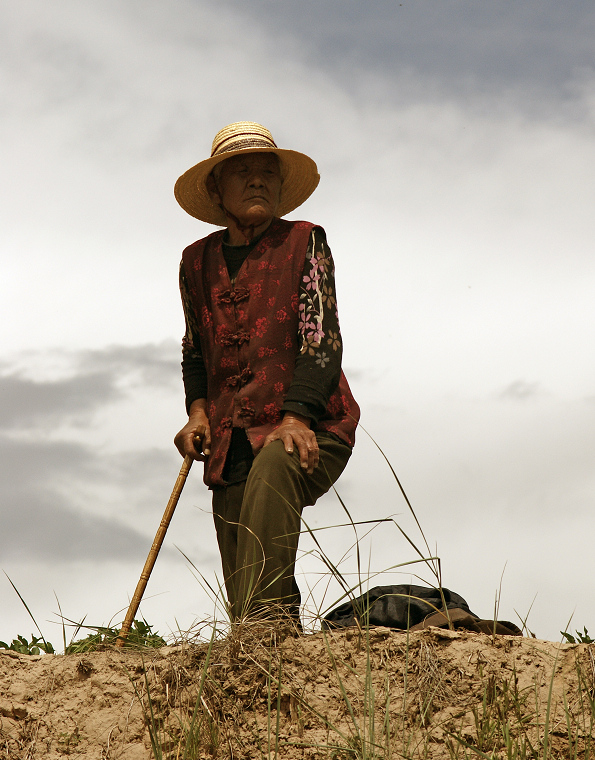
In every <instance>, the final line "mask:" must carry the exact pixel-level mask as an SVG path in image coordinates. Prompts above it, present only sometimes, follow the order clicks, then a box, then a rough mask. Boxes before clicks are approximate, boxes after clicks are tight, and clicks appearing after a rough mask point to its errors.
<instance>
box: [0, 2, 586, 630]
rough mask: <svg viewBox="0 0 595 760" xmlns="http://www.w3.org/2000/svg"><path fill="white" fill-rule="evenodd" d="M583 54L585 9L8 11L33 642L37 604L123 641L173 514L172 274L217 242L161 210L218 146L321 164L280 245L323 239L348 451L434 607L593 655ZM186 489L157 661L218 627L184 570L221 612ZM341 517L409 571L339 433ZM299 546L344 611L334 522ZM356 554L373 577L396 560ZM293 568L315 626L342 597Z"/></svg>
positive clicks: (18, 475)
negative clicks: (243, 138)
mask: <svg viewBox="0 0 595 760" xmlns="http://www.w3.org/2000/svg"><path fill="white" fill-rule="evenodd" d="M594 38H595V9H594V8H593V5H592V3H591V2H587V0H569V2H566V3H563V4H561V3H559V2H556V0H523V1H522V2H518V3H509V2H504V1H503V0H495V1H494V0H415V1H413V0H403V2H402V3H399V2H395V1H394V0H367V1H366V2H365V3H364V2H362V1H361V0H360V1H359V2H358V1H356V0H316V2H314V0H299V2H298V0H294V1H293V2H291V1H290V0H218V1H217V3H215V2H208V1H207V0H169V1H168V2H164V0H143V1H142V2H140V1H139V0H118V1H117V2H116V0H55V2H53V3H51V4H50V3H47V2H43V1H42V0H23V2H21V3H8V2H4V3H2V4H1V6H0V93H1V100H0V152H1V156H2V168H3V176H4V182H3V183H2V185H1V187H0V193H1V194H2V198H1V202H0V236H1V238H0V240H1V246H0V252H1V256H2V276H1V278H0V299H1V300H0V303H1V308H2V318H1V320H0V450H1V457H0V468H1V470H0V471H1V478H0V493H1V500H0V509H1V529H0V568H1V569H3V570H4V571H5V572H6V573H7V574H8V575H9V576H10V578H11V579H12V580H13V581H14V583H15V584H16V585H17V587H18V588H19V590H20V592H21V593H22V595H23V596H24V597H25V599H26V600H27V602H28V604H29V606H30V607H31V609H32V610H33V612H34V614H35V615H36V617H37V618H38V621H39V622H40V624H41V627H42V628H43V630H44V633H45V635H46V637H47V638H49V639H51V640H54V643H56V644H57V643H58V642H59V641H60V638H61V632H60V628H59V626H58V625H57V624H56V621H57V619H58V618H57V616H56V613H57V612H58V602H57V600H58V601H59V603H60V606H61V608H62V611H63V613H64V615H65V616H66V617H68V618H70V619H74V620H80V619H81V618H83V617H84V616H87V618H86V620H87V622H88V623H90V624H92V625H101V624H107V623H109V622H110V620H113V621H114V622H118V621H120V620H121V619H122V616H123V613H122V612H121V610H123V609H125V608H126V607H127V604H128V601H129V598H130V597H131V595H132V593H133V591H134V588H135V585H136V581H137V580H138V576H139V574H140V571H141V569H142V564H143V562H144V559H145V557H146V553H147V551H148V548H149V546H150V543H151V541H152V537H153V535H154V533H155V530H156V529H157V526H158V524H159V520H160V518H161V514H162V512H163V510H164V508H165V504H166V503H167V499H168V496H169V493H170V491H171V488H172V486H173V483H174V481H175V478H176V475H177V471H178V468H179V465H180V463H181V460H180V459H179V455H178V454H177V452H176V451H175V450H174V448H173V445H172V443H171V441H172V439H173V436H174V434H175V432H176V431H177V430H178V429H179V428H180V427H181V426H182V424H183V423H184V404H183V392H182V386H181V379H180V370H179V342H180V338H181V335H182V333H183V320H182V314H181V307H180V304H179V294H178V291H177V268H178V263H179V259H180V253H181V250H182V249H183V248H184V247H185V246H186V245H187V244H188V243H190V242H192V241H194V240H196V239H198V238H200V237H202V236H203V235H205V234H207V233H208V232H209V231H210V229H209V228H208V226H207V225H203V224H202V223H200V222H197V221H196V220H194V219H192V218H191V217H189V216H187V215H186V214H185V213H184V212H183V211H182V210H181V209H180V208H179V207H178V206H177V204H176V203H175V201H174V198H173V192H172V189H173V184H174V182H175V180H176V178H177V177H178V176H179V175H180V174H181V173H182V172H183V171H185V170H186V169H187V168H188V167H189V166H191V165H192V164H194V163H196V161H198V160H199V159H201V158H203V157H206V156H207V155H208V153H209V151H210V145H211V141H212V138H213V136H214V134H215V132H216V131H217V130H218V129H219V128H220V127H222V126H223V125H225V124H227V123H229V122H232V121H236V120H241V119H249V120H254V121H259V122H261V123H264V124H265V125H266V126H268V127H269V128H270V129H271V131H272V133H273V135H274V137H275V139H276V141H277V143H278V144H279V145H280V146H282V147H290V148H294V149H296V150H301V151H304V152H306V153H308V154H309V155H311V156H312V157H313V158H314V159H315V160H316V161H317V163H318V166H319V170H320V173H321V176H322V181H321V184H320V186H319V189H318V190H317V191H316V193H315V194H314V195H313V196H312V198H311V199H309V200H308V201H307V203H306V204H304V206H303V207H301V208H300V209H298V210H297V211H296V212H294V213H293V214H292V215H290V218H296V219H299V218H305V219H309V220H311V221H314V222H317V223H319V224H322V225H323V226H324V227H325V229H326V231H327V235H328V239H329V242H330V245H331V248H332V250H333V254H334V258H335V263H336V266H337V287H338V293H339V309H340V315H341V323H342V330H343V336H344V341H345V358H344V366H345V371H346V374H347V376H348V378H349V380H350V383H351V385H352V388H353V391H354V394H355V395H356V398H357V399H358V401H359V402H360V405H361V408H362V423H363V426H364V427H365V429H366V431H368V433H369V434H370V436H372V437H373V439H374V440H375V441H376V442H377V443H378V444H379V445H380V447H381V448H382V450H383V451H384V453H385V454H386V456H387V457H388V458H389V460H390V461H391V463H392V465H393V467H394V468H395V470H396V472H397V474H398V476H399V478H400V479H401V481H402V483H403V485H404V487H405V489H406V491H407V493H408V495H409V498H410V500H411V502H412V504H413V506H414V508H415V511H416V514H417V516H418V519H419V521H420V523H421V525H422V528H423V530H424V532H425V535H426V537H427V540H428V543H429V545H430V547H431V549H432V551H433V552H436V553H437V554H438V555H439V556H440V558H441V563H442V574H443V583H444V585H446V586H447V587H448V588H451V589H452V590H455V591H457V592H458V593H460V594H461V595H462V596H464V597H465V598H466V599H467V601H468V602H469V605H470V606H471V609H472V610H474V611H475V612H476V613H478V614H479V615H481V616H484V617H490V616H491V615H493V611H494V601H495V597H496V595H497V594H499V597H500V602H499V612H498V614H499V617H500V618H502V619H509V620H513V621H516V622H517V623H518V622H519V616H521V617H522V618H525V617H526V616H527V614H529V617H528V625H529V628H530V629H531V630H532V631H534V632H535V633H536V634H537V635H538V636H539V637H542V638H551V639H556V638H559V631H560V629H562V628H564V627H565V626H566V624H567V623H568V621H569V619H570V618H571V616H573V617H572V621H571V624H570V625H571V628H576V627H580V628H582V626H583V625H586V626H587V628H590V630H591V631H595V609H594V606H593V602H592V598H593V597H592V591H593V580H592V579H593V577H594V575H595V572H594V571H595V560H594V559H593V551H592V543H593V538H592V537H593V533H594V529H595V517H594V516H593V515H594V510H593V505H594V501H595V468H594V466H593V463H594V457H595V443H594V430H595V424H594V423H595V357H594V352H593V346H594V345H595V319H594V317H595V299H594V298H593V292H594V285H595V260H594V257H593V253H592V251H593V245H594V242H595V233H594V231H593V223H592V219H593V207H594V203H595V172H594V171H593V167H594V165H595V142H594V139H593V138H594V136H595V59H594V50H593V39H594ZM200 469H201V468H200V466H199V465H198V466H195V468H194V470H193V471H192V472H191V476H190V479H189V482H188V483H187V486H186V489H185V491H184V494H183V496H182V498H181V500H180V504H179V507H178V510H177V512H176V515H175V517H174V521H173V523H172V526H171V528H170V532H169V533H168V537H167V540H166V545H165V546H164V549H163V550H162V554H161V556H160V559H159V562H158V564H157V567H156V569H155V571H154V574H153V577H152V578H151V582H150V585H149V588H148V590H147V595H146V599H145V601H144V602H143V605H142V612H143V613H144V615H145V617H146V618H147V620H148V621H149V622H151V623H152V624H153V625H154V626H155V627H157V628H158V629H159V631H160V632H162V633H168V632H169V631H175V630H177V629H178V627H179V628H181V629H187V628H189V627H190V626H191V625H192V624H193V622H194V621H195V620H201V619H205V618H209V617H211V616H212V615H213V610H214V605H215V602H214V601H213V600H212V599H211V598H210V595H209V594H208V593H206V592H205V591H204V590H203V589H202V588H201V585H200V583H199V581H198V580H197V579H196V578H195V577H194V575H195V574H196V570H195V571H193V570H192V566H191V565H190V564H189V562H188V560H187V559H186V558H185V556H184V555H186V557H188V558H189V559H190V560H191V562H192V563H193V564H194V565H195V567H196V568H197V569H198V571H199V572H200V573H201V574H202V575H203V576H204V578H205V579H206V581H207V582H208V583H209V584H211V585H212V586H216V584H217V580H216V578H217V577H220V571H219V564H218V562H219V560H218V553H217V549H216V545H215V536H214V530H213V527H212V524H211V516H210V514H209V508H210V502H209V495H208V492H207V491H206V489H205V488H204V486H203V485H202V482H201V472H200ZM337 488H338V491H339V493H340V495H341V497H342V499H343V501H344V502H345V504H346V505H347V507H348V508H349V510H350V512H351V514H352V516H353V518H354V519H355V520H357V521H365V520H375V519H382V518H386V517H389V516H390V517H393V518H394V519H395V520H396V521H397V522H398V524H399V525H400V526H401V528H402V529H403V530H404V531H406V532H407V533H408V534H409V535H410V536H411V537H412V538H413V539H414V541H415V542H416V543H417V542H421V538H420V537H419V534H418V533H417V532H416V528H415V523H414V521H413V519H412V517H411V516H410V514H409V513H408V510H407V507H406V504H405V503H404V501H403V499H402V497H401V496H400V493H399V491H398V487H397V486H396V484H395V482H394V479H393V477H392V475H391V472H390V470H389V468H388V467H387V465H386V463H385V462H384V459H383V458H382V455H381V454H380V453H379V451H378V449H377V448H376V446H375V443H374V442H373V440H372V438H370V437H368V435H367V434H366V433H365V432H364V431H363V430H362V431H360V434H359V439H358V444H357V447H356V450H355V453H354V456H353V458H352V461H351V463H350V466H349V468H348V470H347V471H346V473H345V475H344V476H343V477H342V479H341V480H340V481H339V483H338V486H337ZM305 518H306V521H307V523H308V525H309V527H311V528H317V529H321V530H319V531H318V532H317V533H316V535H317V537H318V538H319V540H320V542H321V544H322V546H323V549H324V551H325V552H327V553H328V555H329V556H330V557H331V558H332V559H333V561H336V562H339V561H340V567H341V569H342V571H343V572H344V573H345V575H346V577H348V578H350V579H352V580H353V582H355V580H354V579H355V577H356V576H355V575H354V573H355V572H356V570H357V563H356V557H355V552H354V551H353V549H352V548H351V547H352V543H353V532H352V531H351V530H350V529H346V528H341V527H332V526H336V525H339V524H341V523H344V522H345V515H344V514H343V513H342V508H341V506H340V503H339V501H338V500H337V497H336V496H335V495H334V494H330V495H327V496H326V497H325V498H324V499H323V500H322V501H321V502H319V504H318V505H317V506H316V507H315V508H314V509H310V510H307V511H306V513H305ZM368 527H369V526H361V527H360V534H361V536H362V540H361V547H360V551H361V561H362V563H363V565H364V567H365V570H366V572H368V570H369V571H370V572H371V573H375V572H379V571H382V570H386V568H390V567H392V566H394V565H397V564H400V563H405V562H408V561H410V560H413V559H414V558H415V553H414V552H413V550H412V549H411V547H409V545H408V544H407V543H406V542H405V540H404V539H403V538H402V537H401V535H400V533H399V530H398V529H397V527H396V526H394V525H393V524H392V523H382V524H381V525H380V526H379V527H378V528H376V529H375V530H373V531H372V532H371V533H370V535H368V536H364V534H365V533H366V532H367V530H368ZM322 528H327V529H326V530H322ZM302 546H303V550H304V556H303V557H302V559H301V560H300V565H299V572H300V573H301V575H300V577H299V578H298V580H299V582H300V584H301V586H302V588H303V590H304V592H305V594H304V596H307V597H308V605H309V608H310V609H312V610H313V609H325V608H326V607H328V606H330V605H332V604H333V602H334V601H335V600H336V599H337V597H338V596H339V591H338V589H337V587H336V586H335V585H333V584H332V583H331V584H330V585H329V584H328V583H327V579H326V578H325V577H324V566H323V563H322V562H321V561H320V559H319V557H318V556H317V555H316V552H315V551H313V550H314V548H315V547H314V545H313V544H312V542H311V541H308V540H305V541H304V542H303V544H302ZM420 546H421V543H420ZM193 572H194V575H193ZM418 573H419V574H421V575H422V577H424V578H426V579H429V577H428V573H427V572H425V573H424V571H423V570H422V569H421V568H420V567H419V566H418V565H410V566H405V567H402V568H400V570H399V572H397V571H393V572H385V573H384V574H383V575H381V576H380V578H379V579H378V578H374V579H372V580H371V581H370V583H371V585H375V584H377V583H383V584H385V583H392V582H395V583H397V582H409V581H410V580H411V579H414V580H415V575H416V574H418ZM2 577H4V576H2ZM310 592H311V593H310ZM0 609H1V610H2V615H1V616H0V640H2V639H3V640H7V639H11V638H12V637H14V636H16V635H17V633H20V634H25V635H28V634H29V633H30V632H31V630H32V625H31V623H30V621H29V619H28V616H27V613H26V611H25V610H24V608H23V607H22V605H21V603H20V602H19V600H18V598H17V596H16V595H15V594H14V592H13V590H12V588H11V586H10V584H9V582H8V580H6V579H4V580H0ZM48 621H49V622H48ZM52 621H53V622H52Z"/></svg>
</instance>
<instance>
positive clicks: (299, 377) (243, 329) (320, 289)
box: [175, 122, 359, 620]
mask: <svg viewBox="0 0 595 760" xmlns="http://www.w3.org/2000/svg"><path fill="white" fill-rule="evenodd" d="M319 179H320V178H319V176H318V172H317V168H316V164H315V163H314V162H313V161H312V159H310V158H309V157H308V156H306V155H304V154H302V153H297V152H296V151H291V150H282V149H279V148H277V146H276V145H275V143H274V141H273V138H272V136H271V133H270V132H269V131H268V130H267V129H265V128H264V127H263V126H261V125H260V124H255V123H252V122H238V123H235V124H230V125H229V126H227V127H224V128H223V129H222V130H221V131H220V132H219V133H218V134H217V135H216V136H215V139H214V141H213V148H212V152H211V157H210V158H208V159H206V160H204V161H201V162H200V163H198V164H197V165H196V166H194V167H192V168H191V169H189V170H188V171H187V172H186V173H185V174H183V175H182V176H181V177H180V178H179V179H178V181H177V183H176V186H175V196H176V199H177V201H178V203H179V204H180V205H181V206H182V208H183V209H184V210H185V211H187V212H188V213H189V214H191V215H192V216H194V217H196V218H197V219H200V220H202V221H205V222H208V223H210V224H214V225H218V226H220V227H224V228H225V229H223V230H218V231H216V232H214V233H212V234H211V235H209V236H208V237H206V238H203V239H202V240H199V241H197V242H196V243H193V244H192V245H190V246H189V247H188V248H186V249H185V251H184V253H183V257H182V264H181V267H180V290H181V294H182V303H183V306H184V314H185V318H186V334H185V336H184V340H183V359H182V374H183V379H184V388H185V393H186V409H187V412H188V422H187V423H186V425H185V426H184V427H183V428H182V430H180V432H179V433H178V434H177V435H176V438H175V444H176V447H177V448H178V450H179V452H180V454H182V456H186V455H190V456H191V457H193V458H194V459H195V460H198V461H202V462H204V463H205V471H204V481H205V483H206V485H207V486H208V487H209V488H210V489H211V490H212V493H213V515H214V520H215V527H216V531H217V540H218V543H219V549H220V552H221V561H222V565H223V576H224V580H225V588H226V592H227V597H228V601H229V606H230V614H231V617H232V619H235V620H238V619H242V618H244V617H245V616H246V615H247V614H251V615H252V614H254V615H257V614H258V615H265V616H267V617H270V616H275V617H276V616H277V615H278V614H281V615H282V616H284V615H289V616H291V617H293V618H296V619H297V620H299V605H300V592H299V589H298V586H297V584H296V581H295V578H294V567H295V558H296V552H297V546H298V539H299V533H300V522H301V514H302V510H303V509H304V507H305V506H308V505H310V506H311V505H313V504H314V503H315V502H316V500H317V499H318V498H319V497H320V496H322V494H324V493H326V492H327V491H328V490H329V488H331V486H332V485H333V483H334V482H335V481H336V480H337V478H338V477H339V475H340V474H341V472H342V471H343V469H344V467H345V465H346V464H347V461H348V459H349V457H350V455H351V449H352V446H353V444H354V439H355V438H354V436H355V428H356V425H357V420H358V418H359V408H358V406H357V404H356V402H355V401H354V399H353V397H352V395H351V391H350V390H349V386H348V384H347V380H346V379H345V376H344V374H343V372H342V371H341V354H342V339H341V333H340V330H339V322H338V316H337V306H336V297H335V281H334V267H333V261H332V258H331V253H330V250H329V248H328V245H327V242H326V237H325V234H324V230H323V229H322V228H321V227H319V226H317V225H314V224H311V223H310V222H290V221H287V220H285V219H281V218H280V217H282V216H283V215H285V214H287V213H289V212H290V211H293V210H294V209H295V208H297V207H298V206H299V205H300V204H302V203H303V202H304V201H305V200H306V199H307V198H308V197H309V196H310V195H311V193H312V192H313V191H314V190H315V188H316V186H317V184H318V181H319Z"/></svg>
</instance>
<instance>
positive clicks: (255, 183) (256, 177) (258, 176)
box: [248, 169, 264, 187]
mask: <svg viewBox="0 0 595 760" xmlns="http://www.w3.org/2000/svg"><path fill="white" fill-rule="evenodd" d="M248 184H249V185H250V187H264V178H263V176H262V172H261V171H259V170H258V169H254V170H253V171H252V173H251V174H250V177H249V180H248Z"/></svg>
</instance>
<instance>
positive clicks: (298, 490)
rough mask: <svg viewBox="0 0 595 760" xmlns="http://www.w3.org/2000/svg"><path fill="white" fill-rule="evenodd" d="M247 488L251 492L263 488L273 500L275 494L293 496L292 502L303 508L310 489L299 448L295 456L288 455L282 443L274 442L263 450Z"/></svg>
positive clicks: (294, 452) (253, 465)
mask: <svg viewBox="0 0 595 760" xmlns="http://www.w3.org/2000/svg"><path fill="white" fill-rule="evenodd" d="M258 484H260V485H258ZM246 486H247V489H248V490H249V491H252V490H253V489H254V488H259V487H260V488H263V489H265V490H266V491H268V493H269V496H270V497H272V498H273V499H274V498H275V497H274V496H273V493H275V492H276V493H277V494H278V493H279V492H280V493H282V494H283V496H284V497H285V498H287V497H288V496H290V495H291V496H292V499H291V501H292V502H293V501H294V500H297V502H298V503H301V506H302V507H303V506H304V504H305V503H306V502H307V500H308V494H307V492H308V489H307V487H306V483H305V480H304V471H303V470H302V468H301V467H300V459H299V453H298V452H297V448H296V449H294V451H293V454H288V453H287V451H285V446H284V445H283V442H282V441H273V442H272V443H270V444H269V445H268V446H266V447H265V448H263V449H261V451H260V452H259V453H258V455H257V456H256V458H255V459H254V463H253V464H252V469H251V470H250V474H249V476H248V482H247V484H246ZM295 506H297V504H295Z"/></svg>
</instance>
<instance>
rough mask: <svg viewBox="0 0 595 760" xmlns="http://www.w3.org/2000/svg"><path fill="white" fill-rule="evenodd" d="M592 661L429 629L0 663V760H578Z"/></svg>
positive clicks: (585, 736) (583, 651)
mask: <svg viewBox="0 0 595 760" xmlns="http://www.w3.org/2000/svg"><path fill="white" fill-rule="evenodd" d="M594 654H595V649H594V646H592V645H584V644H579V645H572V644H554V643H551V642H546V641H540V640H537V639H522V638H516V637H506V636H496V637H490V636H487V635H484V634H475V633H468V632H463V631H456V632H455V631H448V630H443V629H439V628H430V629H428V630H426V631H422V632H419V633H412V634H409V635H408V634H406V633H399V632H396V631H392V630H389V629H385V628H374V629H371V630H369V631H363V632H358V631H357V630H356V629H347V630H343V631H341V632H332V633H326V634H324V633H321V632H320V633H316V634H311V635H306V636H300V637H297V638H296V637H291V636H289V637H287V638H285V639H284V640H282V641H279V640H276V638H275V637H274V636H273V637H271V635H270V634H268V635H267V634H265V633H264V632H263V631H260V632H258V631H254V630H247V631H246V630H243V631H242V630H241V629H240V630H238V631H235V632H234V633H232V634H231V635H230V636H228V637H227V638H226V639H225V640H223V641H215V642H214V643H213V644H212V645H210V646H209V644H197V645H192V644H184V645H181V646H177V647H165V648H163V649H158V650H147V651H145V652H144V653H143V654H142V655H141V654H140V653H139V652H134V651H121V650H110V651H104V652H93V653H89V654H85V655H83V656H81V655H67V656H63V655H54V656H52V655H42V656H37V657H30V656H25V655H18V654H15V653H13V652H7V651H0V716H1V717H0V758H2V760H5V759H8V758H9V759H10V760H25V758H27V759H28V760H35V759H36V758H46V759H47V760H54V758H56V759H57V758H62V757H64V756H70V757H72V758H79V757H80V758H90V759H91V758H92V759H93V760H117V759H118V758H124V759H125V760H149V758H153V757H163V758H183V757H186V758H201V760H202V759H203V758H204V759H205V760H206V758H217V759H218V760H219V759H221V760H222V759H223V758H225V759H227V758H241V760H249V759H251V758H254V759H256V758H258V759H259V760H262V758H267V760H269V758H276V757H278V758H284V759H287V760H298V758H299V759H300V760H302V759H305V758H308V759H310V758H311V759H312V760H314V759H316V760H318V758H320V760H322V758H325V759H331V758H332V759H333V760H348V759H352V758H362V760H363V759H368V758H375V759H378V760H381V759H382V760H388V759H389V758H403V757H404V758H449V760H450V758H464V757H466V756H467V757H472V756H482V753H483V756H484V757H486V756H487V757H519V758H523V757H538V756H539V757H543V758H547V757H552V758H557V757H565V758H566V757H577V758H578V757H587V756H588V755H589V753H594V752H595V744H592V742H593V740H594V734H595V726H594V717H595V707H594V705H595V658H594ZM159 753H161V754H159Z"/></svg>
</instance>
